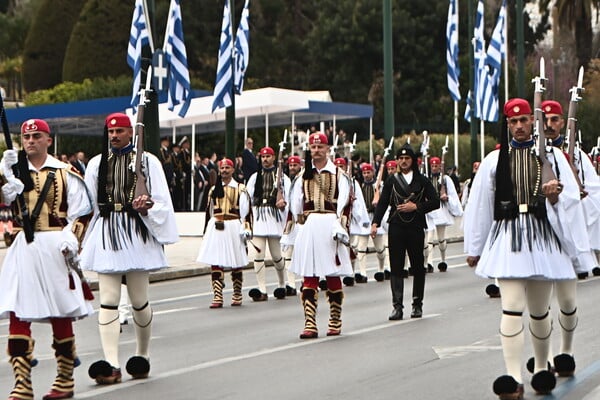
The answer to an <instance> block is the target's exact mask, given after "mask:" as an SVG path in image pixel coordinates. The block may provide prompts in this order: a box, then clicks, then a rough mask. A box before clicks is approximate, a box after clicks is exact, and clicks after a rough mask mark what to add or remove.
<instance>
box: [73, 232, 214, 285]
mask: <svg viewBox="0 0 600 400" xmlns="http://www.w3.org/2000/svg"><path fill="white" fill-rule="evenodd" d="M201 243H202V237H200V236H182V237H180V238H179V242H177V243H175V244H170V245H168V246H165V253H166V255H167V261H168V262H169V267H168V268H165V269H163V270H160V271H156V272H152V273H150V282H159V281H165V280H170V279H180V278H189V277H191V276H198V275H204V274H209V273H210V266H205V265H200V264H198V263H197V262H196V257H197V256H198V251H199V250H200V244H201ZM84 275H85V276H86V278H88V280H89V281H90V287H91V288H92V290H98V276H97V274H96V273H95V272H90V271H84Z"/></svg>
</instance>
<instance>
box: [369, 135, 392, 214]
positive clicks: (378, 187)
mask: <svg viewBox="0 0 600 400" xmlns="http://www.w3.org/2000/svg"><path fill="white" fill-rule="evenodd" d="M393 145H394V137H393V136H392V137H391V138H390V144H388V147H386V148H385V149H383V158H382V159H381V165H380V166H379V170H378V171H377V181H376V182H375V194H374V195H373V204H377V203H379V196H380V195H381V181H382V180H383V170H384V169H385V164H386V162H387V157H388V156H389V154H390V152H391V151H392V146H393Z"/></svg>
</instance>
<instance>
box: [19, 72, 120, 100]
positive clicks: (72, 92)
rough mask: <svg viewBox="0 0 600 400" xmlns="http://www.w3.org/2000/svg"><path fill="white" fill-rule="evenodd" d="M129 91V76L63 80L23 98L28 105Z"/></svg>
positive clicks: (113, 94)
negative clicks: (50, 87)
mask: <svg viewBox="0 0 600 400" xmlns="http://www.w3.org/2000/svg"><path fill="white" fill-rule="evenodd" d="M130 93H131V77H129V76H125V75H122V76H120V77H118V78H96V79H94V80H92V79H85V80H84V81H83V82H80V83H74V82H63V83H61V84H58V85H56V86H55V87H53V88H52V89H46V90H38V91H35V92H32V93H29V94H28V95H27V97H26V99H25V102H26V103H27V105H28V106H32V105H40V104H54V103H65V102H71V101H80V100H90V99H98V98H104V97H118V96H127V95H129V94H130Z"/></svg>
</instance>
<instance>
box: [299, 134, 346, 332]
mask: <svg viewBox="0 0 600 400" xmlns="http://www.w3.org/2000/svg"><path fill="white" fill-rule="evenodd" d="M308 144H309V151H307V152H306V160H305V164H304V165H305V170H304V174H303V175H302V178H301V180H300V181H299V182H298V183H297V184H296V185H294V188H293V189H292V194H291V198H290V200H291V201H290V210H291V212H293V213H294V214H295V215H296V216H297V223H298V224H300V225H301V227H300V228H299V231H298V234H297V236H296V241H295V244H294V253H293V255H292V263H291V266H290V270H291V271H293V272H294V273H295V274H297V275H300V276H302V277H304V280H303V290H302V306H303V309H304V329H303V330H302V333H301V334H300V338H301V339H311V338H316V337H318V328H317V320H316V317H317V299H318V289H319V277H325V279H326V281H327V297H328V300H329V307H330V310H329V311H330V312H329V323H328V329H327V335H328V336H336V335H339V334H340V333H341V331H342V318H341V317H342V302H343V298H344V293H343V290H342V281H341V277H343V276H349V275H351V274H352V265H351V263H350V250H349V247H348V246H349V242H348V241H349V235H348V231H347V229H346V228H345V227H346V226H347V222H346V219H347V218H348V217H347V215H346V214H345V213H344V212H345V210H346V209H347V205H348V204H349V202H350V185H351V182H350V179H349V177H348V176H347V175H346V174H345V173H344V172H343V171H342V170H341V169H339V168H337V167H336V166H335V165H334V164H333V162H332V161H331V160H330V159H329V157H328V153H329V144H328V142H327V136H325V135H324V134H323V133H321V132H316V133H313V134H311V135H310V136H309V140H308Z"/></svg>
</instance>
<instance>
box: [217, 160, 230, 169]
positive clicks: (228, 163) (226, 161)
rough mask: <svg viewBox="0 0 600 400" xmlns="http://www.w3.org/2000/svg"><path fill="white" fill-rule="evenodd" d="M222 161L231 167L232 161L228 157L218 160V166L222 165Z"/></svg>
mask: <svg viewBox="0 0 600 400" xmlns="http://www.w3.org/2000/svg"><path fill="white" fill-rule="evenodd" d="M223 163H225V164H227V165H229V166H230V167H231V168H233V161H231V160H230V159H229V158H224V159H222V160H221V161H219V167H220V166H221V165H223Z"/></svg>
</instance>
